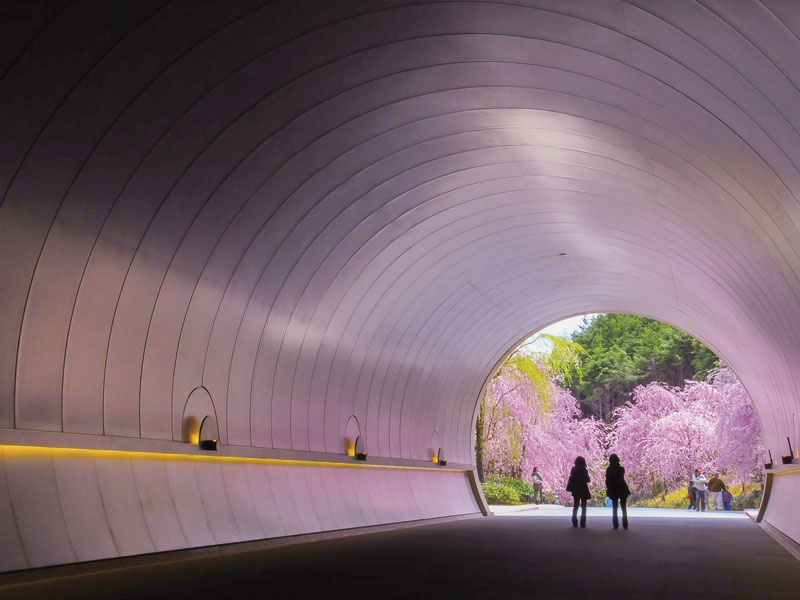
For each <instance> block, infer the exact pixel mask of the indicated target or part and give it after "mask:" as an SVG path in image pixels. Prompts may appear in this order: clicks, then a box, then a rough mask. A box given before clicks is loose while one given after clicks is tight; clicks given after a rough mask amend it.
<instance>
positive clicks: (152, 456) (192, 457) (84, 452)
mask: <svg viewBox="0 0 800 600" xmlns="http://www.w3.org/2000/svg"><path fill="white" fill-rule="evenodd" d="M0 450H2V451H3V452H4V453H5V455H6V456H7V457H9V456H11V457H14V456H39V457H63V458H82V459H87V458H93V459H98V458H99V459H117V460H119V459H129V460H163V461H167V460H171V461H205V462H220V463H234V464H260V465H283V466H297V467H328V468H344V469H394V470H399V469H405V470H411V471H437V472H442V471H443V469H441V468H430V467H414V466H400V465H376V464H368V463H364V462H358V463H355V462H353V463H347V462H327V461H313V460H290V459H280V458H258V457H252V456H225V455H211V454H177V453H172V452H144V451H138V450H95V449H89V448H63V447H57V446H18V445H0ZM451 472H452V470H451Z"/></svg>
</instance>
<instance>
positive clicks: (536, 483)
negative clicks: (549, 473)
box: [531, 467, 544, 504]
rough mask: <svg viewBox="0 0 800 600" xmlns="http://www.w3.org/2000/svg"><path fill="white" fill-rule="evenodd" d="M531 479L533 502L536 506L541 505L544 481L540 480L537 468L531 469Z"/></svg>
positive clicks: (540, 475) (540, 476)
mask: <svg viewBox="0 0 800 600" xmlns="http://www.w3.org/2000/svg"><path fill="white" fill-rule="evenodd" d="M531 479H533V501H534V503H536V504H542V503H543V502H544V498H543V495H542V488H543V483H544V481H543V480H542V474H541V473H540V472H539V467H533V475H531Z"/></svg>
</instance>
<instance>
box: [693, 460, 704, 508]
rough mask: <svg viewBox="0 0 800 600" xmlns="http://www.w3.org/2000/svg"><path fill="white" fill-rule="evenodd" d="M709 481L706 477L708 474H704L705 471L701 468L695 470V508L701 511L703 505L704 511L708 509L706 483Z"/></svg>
mask: <svg viewBox="0 0 800 600" xmlns="http://www.w3.org/2000/svg"><path fill="white" fill-rule="evenodd" d="M707 483H708V479H706V476H705V475H703V473H702V472H701V471H700V469H695V470H694V475H693V476H692V484H693V485H694V490H695V496H696V500H695V505H694V509H695V510H696V511H700V510H701V506H702V511H703V512H705V510H706V484H707Z"/></svg>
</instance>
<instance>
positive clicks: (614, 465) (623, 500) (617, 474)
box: [606, 454, 631, 529]
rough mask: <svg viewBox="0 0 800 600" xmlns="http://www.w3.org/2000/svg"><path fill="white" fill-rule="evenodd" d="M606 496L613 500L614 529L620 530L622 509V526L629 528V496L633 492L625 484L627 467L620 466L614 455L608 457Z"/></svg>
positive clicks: (617, 458)
mask: <svg viewBox="0 0 800 600" xmlns="http://www.w3.org/2000/svg"><path fill="white" fill-rule="evenodd" d="M606 495H607V496H608V497H609V498H611V504H612V506H613V508H614V512H613V516H612V517H611V522H612V523H613V524H614V529H619V519H617V508H618V507H620V506H621V507H622V526H623V527H624V528H625V529H627V528H628V496H630V495H631V490H630V489H629V488H628V484H627V483H625V467H623V466H621V465H620V464H619V456H617V455H616V454H612V455H611V456H609V457H608V468H607V469H606Z"/></svg>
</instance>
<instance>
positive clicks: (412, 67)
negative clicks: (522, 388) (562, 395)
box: [0, 0, 800, 572]
mask: <svg viewBox="0 0 800 600" xmlns="http://www.w3.org/2000/svg"><path fill="white" fill-rule="evenodd" d="M0 15H2V18H1V19H0V28H2V35H0V46H1V47H2V50H0V121H2V124H3V128H2V129H3V135H2V144H0V202H2V204H0V249H1V250H2V259H0V297H1V298H2V302H0V317H1V318H0V449H1V450H2V457H3V460H2V462H0V466H2V470H3V473H2V475H0V537H2V538H3V540H4V552H2V553H0V571H3V572H12V571H19V570H22V569H30V568H34V567H43V566H49V565H63V564H69V563H82V562H86V561H93V560H98V559H109V558H115V557H124V556H135V555H142V554H148V553H154V552H164V551H172V550H181V549H191V548H201V547H207V546H214V545H221V544H230V543H238V542H247V541H252V540H263V539H286V538H292V537H293V536H303V535H309V534H321V533H325V532H328V533H331V532H348V531H358V530H359V529H360V528H369V527H379V526H387V525H392V524H400V523H415V522H422V521H425V522H428V521H430V522H436V521H437V520H441V519H447V518H461V517H464V516H468V515H487V514H488V513H489V510H488V508H487V506H486V503H485V501H484V499H483V497H482V494H481V491H480V486H479V485H478V483H477V474H476V469H475V456H474V444H475V421H476V414H477V410H478V406H479V400H480V397H481V394H482V391H483V389H484V387H485V385H486V382H487V379H488V378H489V377H490V376H491V375H492V373H493V372H494V370H495V369H496V368H497V366H498V365H499V364H501V362H502V360H503V359H504V358H505V357H506V356H507V355H508V353H509V352H510V351H511V350H512V349H513V348H514V347H515V346H516V345H517V344H518V343H519V342H520V340H522V339H524V338H525V337H526V336H527V335H528V334H530V332H533V331H537V330H538V329H541V328H542V327H544V326H546V325H548V324H550V323H553V322H556V321H558V320H559V319H562V318H565V317H569V316H573V315H579V314H584V313H595V312H623V313H633V314H638V315H643V316H647V317H651V318H654V319H658V320H661V321H663V322H666V323H669V324H671V325H674V326H676V327H678V328H680V329H682V330H684V331H686V332H688V333H690V334H691V335H693V336H695V337H696V338H697V339H699V340H701V341H702V342H703V343H705V344H706V345H707V346H709V347H710V348H711V349H713V350H714V352H716V353H717V355H718V356H719V357H721V358H722V359H723V360H724V361H725V362H726V363H727V364H728V365H730V367H731V368H732V369H733V370H734V371H735V372H736V373H737V375H738V376H739V377H740V379H741V381H742V382H743V384H744V386H745V387H746V388H747V390H748V392H749V394H750V396H751V398H752V400H753V403H754V405H755V407H756V409H757V412H758V415H759V419H760V422H761V428H762V431H763V436H764V444H765V448H766V449H767V450H768V451H769V452H770V453H771V455H772V457H773V458H774V464H773V466H772V468H770V469H768V470H767V480H768V481H767V489H768V494H767V495H766V497H765V500H764V502H763V504H762V507H761V511H760V515H759V518H760V519H761V520H762V522H763V523H765V524H768V525H769V526H770V527H771V528H772V529H774V530H775V531H777V532H778V533H779V534H780V535H782V536H784V537H785V538H787V539H789V540H793V541H794V542H795V543H797V542H800V519H798V517H797V498H798V496H800V470H798V469H797V467H796V466H792V464H794V465H797V463H798V462H800V459H798V458H795V457H796V456H797V454H796V448H797V447H798V445H800V418H798V415H797V413H798V409H799V408H800V399H799V396H798V394H799V393H800V392H799V390H798V386H799V385H800V374H799V373H798V369H797V365H798V364H800V343H798V340H799V339H800V203H799V202H798V201H799V200H800V133H798V132H799V131H800V11H798V10H797V6H796V5H792V3H791V2H781V1H780V0H762V1H761V2H725V1H722V0H697V1H694V0H686V1H682V2H675V3H666V2H657V1H648V0H625V1H622V0H598V1H572V2H560V1H556V0H507V1H502V2H500V1H478V2H461V1H427V0H424V1H419V2H407V1H405V0H372V1H359V0H352V1H344V2H324V1H314V0H304V1H300V2H296V1H283V0H278V1H274V2H266V1H264V0H251V1H247V0H237V1H235V2H221V1H210V2H202V3H191V2H178V1H165V0H141V1H138V2H121V3H116V2H102V1H99V0H86V1H83V2H74V3H73V2H64V1H59V0H52V1H50V0H39V1H31V2H10V3H4V4H3V6H2V7H1V8H0ZM789 444H791V445H792V447H793V448H794V449H795V450H794V454H793V452H792V451H790V449H789ZM784 456H785V457H787V459H788V460H787V461H786V464H783V461H782V458H781V457H784ZM769 460H770V458H769V456H764V462H768V461H769ZM792 461H794V462H793V463H792Z"/></svg>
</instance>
